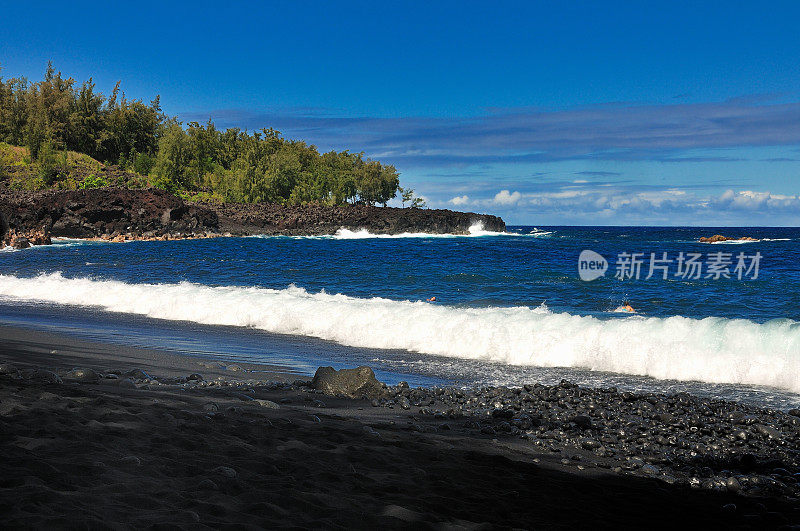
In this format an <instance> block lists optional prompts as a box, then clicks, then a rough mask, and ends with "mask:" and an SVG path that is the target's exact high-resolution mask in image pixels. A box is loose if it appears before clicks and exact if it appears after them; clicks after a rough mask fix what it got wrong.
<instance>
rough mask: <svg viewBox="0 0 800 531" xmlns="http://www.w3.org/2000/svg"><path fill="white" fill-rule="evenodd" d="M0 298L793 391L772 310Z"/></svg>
mask: <svg viewBox="0 0 800 531" xmlns="http://www.w3.org/2000/svg"><path fill="white" fill-rule="evenodd" d="M0 297H4V298H6V299H22V300H34V301H46V302H50V303H58V304H71V305H82V306H94V307H100V308H102V309H104V310H107V311H113V312H122V313H129V314H139V315H146V316H149V317H154V318H160V319H170V320H181V321H193V322H197V323H203V324H211V325H231V326H241V327H252V328H257V329H261V330H266V331H269V332H275V333H282V334H297V335H303V336H310V337H317V338H322V339H327V340H331V341H336V342H338V343H341V344H343V345H350V346H355V347H367V348H376V349H406V350H409V351H414V352H421V353H427V354H433V355H440V356H451V357H458V358H465V359H478V360H487V361H493V362H500V363H506V364H512V365H527V366H540V367H579V368H586V369H591V370H598V371H610V372H616V373H622V374H632V375H643V376H652V377H655V378H661V379H675V380H697V381H704V382H710V383H732V384H751V385H767V386H774V387H779V388H783V389H787V390H790V391H793V392H800V323H799V322H797V321H793V320H790V319H777V320H773V321H769V322H766V323H763V324H759V323H755V322H753V321H749V320H744V319H724V318H716V317H707V318H705V319H691V318H687V317H681V316H675V317H667V318H656V317H650V318H645V317H637V316H632V317H628V318H623V319H608V320H604V319H600V318H597V317H592V316H578V315H571V314H569V313H555V312H552V311H550V310H549V309H547V308H546V307H544V306H540V307H534V308H529V307H504V308H501V307H490V308H454V307H448V306H445V305H433V304H427V303H425V302H418V301H395V300H389V299H383V298H372V299H361V298H355V297H348V296H345V295H338V294H329V293H325V292H320V293H309V292H307V291H306V290H304V289H302V288H299V287H294V286H290V287H288V288H286V289H280V290H275V289H265V288H256V287H236V286H227V287H212V286H206V285H200V284H191V283H187V282H182V283H179V284H129V283H124V282H119V281H114V280H93V279H88V278H74V279H71V278H65V277H63V276H62V275H61V274H60V273H53V274H47V275H40V276H38V277H34V278H19V277H15V276H6V275H0Z"/></svg>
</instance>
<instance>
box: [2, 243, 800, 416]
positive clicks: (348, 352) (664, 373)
mask: <svg viewBox="0 0 800 531" xmlns="http://www.w3.org/2000/svg"><path fill="white" fill-rule="evenodd" d="M717 233H719V234H725V235H731V236H737V237H738V236H749V237H753V238H756V239H758V240H760V241H757V242H741V241H738V242H725V243H718V244H710V245H709V244H701V243H697V240H698V238H699V237H700V236H710V235H712V234H717ZM56 243H57V244H56V245H52V246H44V247H38V248H32V249H26V250H22V251H5V252H0V323H8V324H14V325H22V326H30V327H36V328H43V329H49V330H56V331H61V332H65V333H69V334H73V335H77V336H80V337H85V338H91V339H101V340H104V341H116V342H121V343H126V344H132V345H140V346H147V347H157V348H163V349H169V350H174V351H176V352H183V353H189V354H198V355H204V356H210V357H220V358H224V359H238V360H257V361H262V362H266V363H273V364H278V365H283V366H286V367H288V368H291V369H293V370H295V371H296V372H298V373H300V374H309V373H313V370H314V369H315V368H316V367H317V366H318V365H327V364H332V365H334V366H338V367H344V366H353V365H356V364H361V363H368V364H370V365H372V366H373V367H374V368H375V369H376V372H378V374H379V376H381V377H383V378H384V379H386V380H388V381H390V382H392V381H398V380H407V381H409V382H411V383H412V384H418V385H476V384H504V385H519V384H522V383H527V382H530V381H545V382H551V381H558V380H559V379H560V378H569V379H571V380H574V381H577V382H579V383H582V384H586V385H616V386H618V387H624V388H630V389H639V390H658V391H668V392H672V391H680V390H688V391H692V392H696V393H700V394H705V395H713V396H721V397H723V398H734V399H740V400H746V401H750V402H753V403H759V404H764V405H771V406H776V407H793V406H796V405H797V404H800V395H798V393H800V229H797V228H696V227H693V228H648V227H510V228H509V232H508V233H506V234H502V235H493V234H488V233H483V232H481V231H476V232H475V233H474V234H472V235H470V236H449V237H448V236H444V237H443V236H439V237H430V236H421V235H403V236H401V237H375V236H372V235H369V234H367V233H364V232H350V231H340V232H339V233H337V234H336V235H333V236H327V237H303V238H301V237H248V238H219V239H209V240H184V241H172V242H131V243H124V244H113V243H103V242H78V241H73V240H61V241H58V242H56ZM587 250H590V251H593V252H595V253H597V254H599V255H600V256H601V257H602V258H603V259H605V260H606V262H607V270H606V271H605V274H604V275H601V276H599V278H596V279H594V280H591V281H586V280H582V279H581V275H580V272H579V257H580V256H581V253H582V251H587ZM651 258H652V259H653V260H654V261H653V262H652V264H651ZM651 266H656V267H651ZM586 267H588V266H586V264H584V272H585V271H586ZM664 275H666V276H667V278H666V279H665V278H663V277H664ZM637 276H638V278H637ZM648 276H649V278H647V277H648ZM433 297H435V298H436V300H435V301H431V302H428V301H427V299H430V298H433ZM625 302H628V303H629V304H630V305H631V306H632V307H633V308H634V309H635V313H631V312H628V311H626V310H624V309H623V308H622V305H623V303H625Z"/></svg>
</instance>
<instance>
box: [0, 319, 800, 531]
mask: <svg viewBox="0 0 800 531" xmlns="http://www.w3.org/2000/svg"><path fill="white" fill-rule="evenodd" d="M0 338H1V339H2V342H0V344H1V345H2V347H0V366H1V367H2V368H3V370H2V372H4V373H6V374H2V375H0V424H1V427H2V430H0V433H2V434H3V435H2V436H0V440H2V446H3V449H4V454H5V455H6V456H7V459H8V462H9V463H12V464H11V465H10V466H9V467H8V470H7V475H6V476H5V478H4V480H3V482H2V484H0V492H2V493H3V495H4V496H5V498H6V499H7V500H9V501H7V502H0V508H2V510H3V512H4V514H6V515H8V516H7V520H6V523H8V524H10V525H39V526H41V525H58V526H71V527H74V526H82V525H122V526H125V527H129V526H130V527H141V526H147V525H151V524H153V523H155V522H161V523H164V522H170V523H172V524H174V525H176V526H179V527H189V526H192V525H197V523H198V522H199V523H201V524H206V525H211V526H219V525H225V524H233V523H239V524H249V525H261V526H274V525H286V524H290V523H291V524H294V525H300V526H303V525H305V526H317V527H319V526H322V527H340V526H341V527H347V526H350V527H364V526H377V525H380V526H385V527H386V526H388V527H390V528H397V527H406V526H410V525H427V526H436V527H442V526H445V527H447V526H461V527H466V528H473V527H475V525H477V524H484V525H487V524H488V525H489V526H490V527H494V526H500V527H505V526H509V527H530V526H534V527H536V526H549V525H567V524H572V525H584V526H585V525H589V524H592V525H598V522H602V524H600V525H602V526H607V527H616V528H637V527H638V528H641V527H643V526H650V527H653V526H659V525H663V526H667V525H694V526H697V525H704V526H706V527H723V526H733V527H736V526H743V527H745V528H747V527H754V528H770V527H779V526H780V525H785V524H798V523H800V514H799V513H798V509H797V507H798V505H797V496H798V489H797V486H796V481H795V482H794V483H792V478H796V477H797V476H792V474H797V473H798V472H800V468H798V461H797V459H798V458H797V451H796V450H793V448H796V446H797V442H798V433H800V428H798V425H800V418H798V417H796V416H793V415H788V414H785V413H780V412H775V411H768V410H761V409H759V408H753V407H746V406H741V405H740V404H736V403H726V402H722V401H715V400H701V399H697V398H695V397H692V396H690V395H683V394H681V395H676V396H675V397H671V398H670V397H663V396H659V395H636V394H634V393H617V392H614V391H612V390H608V389H605V390H604V389H587V388H579V387H577V386H573V385H572V384H569V383H568V382H562V384H560V385H554V386H542V385H538V384H534V385H527V386H524V387H523V388H522V389H520V390H517V391H515V390H510V389H506V388H484V389H476V390H466V391H458V390H450V391H448V390H446V389H415V388H407V387H405V386H403V385H402V384H401V385H398V386H390V387H388V388H386V395H385V396H383V397H381V398H380V399H376V400H375V401H372V402H370V401H369V400H354V399H347V398H337V397H332V396H328V395H324V394H321V393H320V392H319V391H315V390H314V389H312V388H310V387H309V386H308V384H307V381H306V380H300V381H295V379H296V375H294V374H292V373H291V371H286V370H285V368H282V367H275V366H265V365H260V364H244V363H237V364H235V365H237V366H238V367H239V369H242V370H231V367H230V366H231V365H233V364H221V363H219V362H214V361H212V360H204V359H202V358H195V357H193V356H185V355H179V354H175V353H171V352H163V351H158V350H152V349H140V348H128V347H120V345H112V344H104V343H99V342H91V341H84V340H76V339H73V338H66V337H65V336H63V335H62V334H58V333H50V332H41V331H36V332H31V331H30V330H28V329H23V328H17V327H10V326H0ZM53 351H56V352H55V353H53ZM11 365H13V367H11ZM223 366H224V368H223ZM75 367H80V368H85V369H93V370H95V371H97V372H99V373H100V375H99V379H97V380H96V381H95V380H94V379H91V378H90V380H91V381H86V382H83V381H74V380H73V381H70V380H69V379H68V372H69V371H70V370H71V369H73V368H75ZM137 369H138V370H140V371H144V373H145V374H142V373H137V372H135V371H136V370H137ZM253 370H255V371H256V372H250V371H253ZM15 371H16V372H15ZM46 371H54V372H55V373H57V374H58V375H60V379H61V380H62V383H52V382H54V381H57V380H56V378H53V377H52V376H51V374H52V373H48V372H46ZM132 371H133V372H132ZM198 374H199V375H200V376H199V377H198V376H197V375H198ZM670 400H672V401H673V402H674V403H670ZM259 401H261V402H259ZM651 402H655V403H651ZM210 404H212V405H210ZM273 406H277V407H273ZM662 406H663V407H662ZM518 408H519V409H518ZM707 408H714V409H713V411H712V413H714V415H713V416H711V417H709V416H708V414H707V412H706V409H707ZM603 412H605V414H603ZM737 412H738V413H737ZM728 413H730V415H729V414H728ZM670 416H671V417H672V418H669V417H670ZM701 419H702V420H701ZM736 419H738V420H736ZM792 419H797V422H794V423H793V422H792ZM740 421H741V422H740ZM698 422H699V423H700V425H699V426H700V427H698ZM617 424H619V426H620V427H619V428H616V427H615V426H617ZM727 424H729V425H730V427H731V430H730V433H731V434H732V435H734V438H735V437H736V436H737V435H736V432H737V430H738V431H745V432H746V436H747V437H748V439H749V440H748V442H746V443H743V444H740V445H739V446H736V445H726V443H724V439H725V436H724V435H723V434H721V433H720V434H719V436H717V435H714V434H716V433H717V432H718V431H720V430H722V427H723V426H725V425H727ZM620 430H627V433H628V435H621V434H620V433H619V432H620ZM640 430H641V431H640ZM668 432H672V433H668ZM704 432H708V433H704ZM762 432H763V433H762ZM672 436H674V437H676V441H685V446H686V448H685V450H686V452H685V453H681V452H682V451H683V449H682V448H681V444H678V445H677V446H675V445H673V446H671V449H669V450H668V449H667V445H662V444H661V443H660V442H658V440H657V439H658V437H662V438H664V439H668V438H669V437H672ZM703 437H704V438H705V439H706V442H705V444H703V443H702V442H701V439H702V438H703ZM709 438H712V439H719V440H717V441H716V442H713V441H712V440H711V439H709ZM612 439H614V440H612ZM593 441H594V442H593ZM595 442H597V443H599V446H597V445H596V444H595ZM576 443H577V444H576ZM645 443H646V444H645ZM701 444H702V447H701V446H698V445H701ZM714 444H718V445H721V446H720V448H718V449H716V450H715V449H714V448H713V445H714ZM600 448H602V451H601V450H600ZM737 448H739V450H737ZM691 452H695V454H696V456H697V459H694V458H691ZM737 452H738V453H737ZM751 452H753V453H751ZM745 454H748V455H749V456H750V457H746V458H744V460H743V459H742V457H741V456H742V455H745ZM737 459H738V461H737ZM465 465H466V466H465ZM737 466H739V467H745V468H749V471H744V470H740V469H736V468H735V467H737ZM220 467H223V468H220ZM778 469H782V470H783V471H785V472H786V473H787V474H788V476H786V477H784V475H783V472H780V473H778V474H776V473H775V470H778ZM681 470H683V471H688V472H692V474H688V475H687V474H683V473H682V472H681ZM725 470H728V471H729V472H727V473H725V472H724V471H725ZM55 471H58V473H56V472H55ZM231 471H232V472H231ZM776 476H777V477H776ZM723 477H724V479H725V481H724V483H723V484H722V485H718V481H719V480H718V479H716V478H723ZM730 478H734V479H735V480H736V481H735V482H734V481H729V480H730ZM743 478H758V479H757V480H756V481H755V482H754V483H753V484H752V485H751V484H750V481H749V480H748V481H747V482H745V481H744V479H743ZM695 479H696V481H694V480H695ZM740 480H741V481H740ZM737 483H738V486H737ZM745 483H746V484H745ZM789 483H792V485H794V486H790V485H789ZM25 485H27V486H25ZM331 489H334V490H336V492H337V496H335V497H334V496H331V494H330V492H331ZM65 491H67V492H68V494H65ZM168 492H169V494H167V493H168ZM109 493H110V494H109ZM2 497H3V496H0V498H2ZM42 500H44V501H42ZM142 508H147V510H146V511H144V513H143V512H142V510H141V509H142ZM150 519H152V520H150Z"/></svg>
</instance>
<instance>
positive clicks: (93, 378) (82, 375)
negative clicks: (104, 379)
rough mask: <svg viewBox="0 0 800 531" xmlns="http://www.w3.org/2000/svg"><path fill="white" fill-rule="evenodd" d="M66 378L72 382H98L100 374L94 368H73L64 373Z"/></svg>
mask: <svg viewBox="0 0 800 531" xmlns="http://www.w3.org/2000/svg"><path fill="white" fill-rule="evenodd" d="M64 379H65V380H67V381H71V382H82V383H97V382H99V381H100V375H99V374H97V372H95V371H94V370H92V369H72V370H71V371H69V372H68V373H67V374H65V375H64Z"/></svg>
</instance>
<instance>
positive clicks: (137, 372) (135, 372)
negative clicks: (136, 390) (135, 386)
mask: <svg viewBox="0 0 800 531" xmlns="http://www.w3.org/2000/svg"><path fill="white" fill-rule="evenodd" d="M125 376H128V377H130V378H135V379H136V380H150V379H151V377H150V375H149V374H147V373H146V372H144V371H143V370H142V369H131V370H130V371H128V372H126V373H125Z"/></svg>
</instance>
